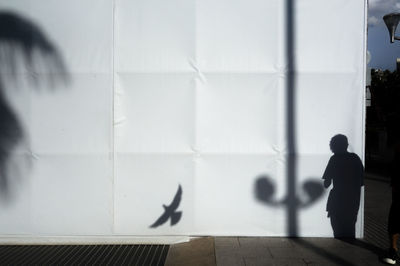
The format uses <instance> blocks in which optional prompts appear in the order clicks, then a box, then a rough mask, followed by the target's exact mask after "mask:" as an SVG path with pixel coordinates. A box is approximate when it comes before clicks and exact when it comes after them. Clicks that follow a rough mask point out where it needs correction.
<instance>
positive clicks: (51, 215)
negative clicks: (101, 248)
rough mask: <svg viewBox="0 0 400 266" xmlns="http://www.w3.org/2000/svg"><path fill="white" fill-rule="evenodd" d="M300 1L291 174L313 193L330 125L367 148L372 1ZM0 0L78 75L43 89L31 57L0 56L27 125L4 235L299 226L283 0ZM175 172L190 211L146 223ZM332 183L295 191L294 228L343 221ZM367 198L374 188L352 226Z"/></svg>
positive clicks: (314, 232)
mask: <svg viewBox="0 0 400 266" xmlns="http://www.w3.org/2000/svg"><path fill="white" fill-rule="evenodd" d="M294 2H295V10H294V15H295V25H296V26H295V28H294V34H295V35H294V36H295V42H294V43H295V51H294V55H295V57H296V65H295V71H296V73H297V75H296V80H295V103H296V105H295V110H294V114H295V116H294V119H295V121H296V123H295V125H296V127H295V130H294V132H292V133H291V134H293V135H294V137H295V140H296V143H297V144H296V149H297V168H296V171H295V174H296V179H295V182H296V183H295V184H294V185H295V188H296V191H297V192H296V193H298V197H299V198H300V199H301V200H302V201H307V200H309V199H308V197H307V195H306V193H305V192H304V189H302V184H304V183H305V182H306V181H307V180H314V182H317V183H320V184H322V182H323V181H322V175H323V173H324V171H325V168H326V167H327V164H328V161H329V158H330V157H331V156H332V152H331V151H330V148H329V143H330V140H331V138H332V137H333V136H335V135H336V134H339V133H340V134H343V135H345V136H347V138H348V141H349V148H348V150H349V151H350V152H354V153H356V154H357V155H358V156H359V157H361V158H363V156H362V154H363V143H364V133H363V132H364V122H363V121H364V73H365V70H364V68H365V60H364V55H365V43H366V32H365V27H366V25H365V16H366V15H365V14H366V13H365V10H366V8H365V5H366V3H365V1H364V0H357V1H348V0H335V1H328V0H307V1H306V0H298V1H294ZM0 3H1V5H0V7H1V9H2V10H7V11H12V12H14V13H16V14H18V15H20V16H22V17H24V18H26V19H29V20H31V21H32V22H34V23H35V24H36V25H37V26H39V27H40V28H41V29H42V30H43V32H44V33H45V34H46V36H47V38H48V39H49V40H51V41H52V42H53V43H54V44H55V45H56V46H57V47H58V49H59V52H60V54H61V56H62V57H63V59H64V61H65V65H66V66H67V69H68V74H69V77H70V78H69V80H70V81H69V83H68V84H67V85H59V84H58V85H56V86H55V89H46V88H39V89H38V88H33V85H32V84H31V83H30V82H29V79H27V78H26V76H27V75H28V76H29V75H32V73H28V74H26V72H24V71H22V70H21V71H20V72H17V74H16V75H17V78H16V79H17V82H6V80H7V77H8V75H9V74H8V73H6V72H2V82H3V88H2V89H3V90H4V94H5V95H6V96H7V97H6V98H7V101H8V102H9V104H10V106H12V109H13V110H14V111H15V113H16V114H17V116H18V119H19V121H20V123H21V125H22V127H23V131H24V134H25V137H24V139H23V140H21V141H20V143H19V145H18V146H17V147H15V148H14V150H13V152H12V154H13V156H12V159H10V160H9V162H8V164H7V165H8V168H7V171H8V172H10V173H12V175H13V177H14V176H16V177H17V176H18V178H12V181H11V182H10V183H11V185H10V187H11V188H12V193H10V194H12V196H10V197H9V198H8V199H7V200H4V199H3V200H2V203H1V206H0V207H1V211H0V233H1V234H2V235H3V236H8V235H18V236H26V235H29V236H89V235H95V236H114V237H118V236H125V235H136V236H152V235H155V236H162V235H268V236H285V235H288V234H289V233H288V230H287V227H288V217H287V205H288V204H287V203H285V201H284V200H283V199H284V198H285V197H286V194H287V187H288V184H287V182H288V181H287V180H288V179H287V173H286V170H287V151H288V150H287V144H286V143H287V130H288V128H287V113H286V112H287V110H288V106H287V101H286V99H287V98H286V96H287V90H286V88H287V86H286V84H287V83H286V82H287V78H288V74H287V65H288V62H287V60H288V58H287V56H286V47H287V43H286V41H287V32H286V30H287V24H286V23H287V14H286V10H285V1H281V0H263V1H260V0H251V1H244V0H240V1H238V0H234V1H232V0H218V1H215V0H214V1H210V0H197V1H196V0H193V1H190V0H170V1H161V0H114V1H112V0H87V1H81V0H70V1H50V0H42V1H29V0H13V1H11V0H10V1H7V0H2V1H0ZM39 68H40V66H39ZM39 72H40V71H39ZM37 75H39V76H40V73H39V74H37ZM44 87H45V86H44ZM260 177H262V178H264V180H267V179H268V180H269V181H270V183H271V184H272V185H273V188H272V190H270V191H269V192H271V196H270V197H269V198H268V201H269V202H263V201H260V200H259V199H257V197H256V183H257V180H258V179H259V178H260ZM179 185H181V188H182V198H181V201H180V205H179V206H178V208H177V211H181V212H182V216H181V219H180V220H179V221H178V223H177V224H175V225H174V226H171V225H170V221H167V222H166V223H164V224H162V225H160V226H158V227H156V228H150V225H152V224H153V223H154V222H155V221H156V220H157V218H158V217H159V216H160V215H161V214H162V213H163V212H164V208H163V207H162V204H165V205H169V204H170V203H171V201H172V200H173V198H174V196H175V194H176V192H177V190H178V186H179ZM329 190H330V188H329V189H324V191H323V194H322V195H320V196H319V197H318V199H316V200H315V202H313V203H312V204H310V205H307V206H301V204H300V205H299V206H297V209H296V219H297V221H296V225H295V226H296V227H297V234H298V235H300V236H332V235H333V231H332V227H331V223H330V220H329V218H328V217H327V213H326V203H327V198H328V192H329ZM272 192H274V193H272ZM272 194H273V195H272ZM362 212H363V201H361V206H360V212H359V216H358V220H357V227H356V233H357V236H361V235H362V228H363V226H362Z"/></svg>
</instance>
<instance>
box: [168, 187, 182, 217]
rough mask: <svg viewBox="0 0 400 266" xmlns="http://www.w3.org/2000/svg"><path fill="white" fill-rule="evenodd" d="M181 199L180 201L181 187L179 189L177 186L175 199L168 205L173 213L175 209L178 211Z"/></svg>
mask: <svg viewBox="0 0 400 266" xmlns="http://www.w3.org/2000/svg"><path fill="white" fill-rule="evenodd" d="M181 199H182V187H181V185H179V187H178V190H177V191H176V194H175V197H174V199H173V200H172V202H171V204H170V205H169V208H170V209H171V210H172V211H175V210H176V209H178V207H179V204H180V203H181Z"/></svg>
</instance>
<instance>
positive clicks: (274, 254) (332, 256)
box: [167, 178, 391, 266]
mask: <svg viewBox="0 0 400 266" xmlns="http://www.w3.org/2000/svg"><path fill="white" fill-rule="evenodd" d="M390 201H391V188H390V186H389V184H388V181H387V179H385V178H383V179H377V178H374V179H370V178H367V179H366V180H365V215H364V221H365V235H364V236H365V237H364V239H361V240H355V241H352V242H351V243H349V242H345V241H342V240H338V239H333V238H274V237H216V238H214V243H212V242H211V244H209V245H210V246H212V244H214V246H215V254H212V252H209V251H210V250H209V249H207V248H204V247H202V248H201V247H200V246H197V244H196V242H190V243H191V244H190V248H189V249H188V248H186V250H185V252H180V254H181V256H180V258H179V259H178V260H175V261H174V263H175V265H215V263H216V265H218V266H225V265H226V266H235V265H241V266H251V265H322V266H325V265H327V266H329V265H366V266H368V265H371V266H372V265H384V264H383V263H381V262H380V261H379V259H378V257H379V255H381V254H382V252H383V251H384V250H385V249H386V248H387V239H386V238H387V236H386V224H387V214H388V211H389V207H390ZM195 241H196V240H195ZM197 241H198V242H197V243H199V245H200V241H199V240H197ZM209 243H210V242H209ZM204 244H205V243H204V242H202V245H204ZM180 245H181V247H184V246H186V247H188V245H189V244H186V245H185V244H180ZM175 248H177V247H175ZM172 250H173V249H172V248H171V251H172ZM201 250H207V252H203V253H202V251H201ZM175 252H177V250H175ZM196 252H197V253H196ZM194 254H195V255H194ZM213 256H215V260H213V259H214V258H213ZM173 257H174V256H173V254H171V252H170V254H169V255H168V258H167V264H168V261H169V259H171V258H173ZM205 257H207V258H208V259H205ZM175 258H176V257H175ZM196 258H197V259H196ZM189 260H190V261H189ZM186 262H187V263H186ZM169 265H174V264H169Z"/></svg>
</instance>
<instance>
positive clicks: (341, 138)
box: [329, 134, 349, 154]
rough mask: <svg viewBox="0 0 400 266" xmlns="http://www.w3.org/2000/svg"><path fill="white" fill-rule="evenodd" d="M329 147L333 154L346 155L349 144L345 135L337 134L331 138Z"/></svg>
mask: <svg viewBox="0 0 400 266" xmlns="http://www.w3.org/2000/svg"><path fill="white" fill-rule="evenodd" d="M329 147H330V148H331V151H332V152H333V153H334V154H341V153H346V152H347V148H348V147H349V142H348V140H347V137H346V136H345V135H342V134H338V135H335V136H333V137H332V139H331V142H330V143H329Z"/></svg>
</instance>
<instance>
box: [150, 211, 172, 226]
mask: <svg viewBox="0 0 400 266" xmlns="http://www.w3.org/2000/svg"><path fill="white" fill-rule="evenodd" d="M169 216H170V213H168V212H167V211H164V213H163V214H162V215H161V216H160V217H159V218H158V219H157V221H155V222H154V223H153V224H152V225H150V228H156V227H158V226H160V225H162V224H164V223H165V222H166V221H167V220H168V218H169Z"/></svg>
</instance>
